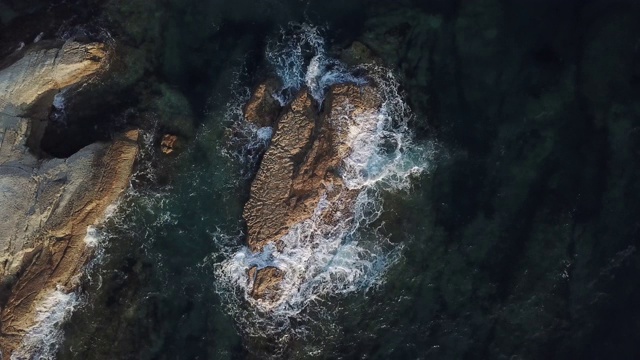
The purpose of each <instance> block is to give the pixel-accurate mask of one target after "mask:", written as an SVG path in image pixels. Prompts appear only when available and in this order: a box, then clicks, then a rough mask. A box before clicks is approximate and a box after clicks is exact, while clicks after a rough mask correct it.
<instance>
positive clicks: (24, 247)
mask: <svg viewBox="0 0 640 360" xmlns="http://www.w3.org/2000/svg"><path fill="white" fill-rule="evenodd" d="M18 55H20V56H21V58H18V59H16V58H11V59H6V60H5V62H4V64H3V65H2V68H1V70H0V309H1V310H0V351H2V355H3V356H4V357H5V358H9V357H10V356H11V354H12V353H13V352H14V350H15V349H16V348H18V347H19V346H20V344H21V341H22V339H23V337H24V336H25V334H27V333H28V332H29V330H30V329H31V328H32V327H33V326H35V325H37V319H36V309H37V308H38V306H39V304H41V303H42V302H43V300H44V299H45V298H47V297H48V296H49V295H50V294H52V293H53V292H54V290H56V289H63V290H64V291H71V290H73V289H74V288H75V287H76V286H77V281H78V278H79V273H80V271H81V269H82V268H83V267H84V265H85V264H86V262H87V260H88V259H89V258H90V256H91V253H92V249H91V248H87V246H86V244H85V243H84V239H85V236H86V234H87V227H88V226H90V225H95V224H96V223H98V222H99V221H100V220H101V219H102V217H103V216H104V214H105V211H106V210H107V207H108V206H109V205H111V204H112V203H114V202H115V201H116V200H117V198H118V197H119V196H120V194H121V193H122V191H123V190H124V189H126V188H127V186H128V185H129V177H130V175H131V172H132V169H133V164H134V161H135V158H136V155H137V152H138V145H137V139H138V132H137V131H135V130H133V131H129V132H127V133H126V134H124V135H122V136H120V137H118V138H116V139H115V140H114V142H113V143H111V144H103V143H96V144H91V145H89V146H87V147H85V148H83V149H81V150H80V151H78V152H77V153H75V154H73V155H72V156H70V157H68V158H66V159H48V160H42V159H38V158H37V157H36V156H34V155H33V154H32V153H31V152H30V151H29V149H28V148H27V142H28V139H29V138H30V137H33V136H34V135H33V133H34V131H36V129H35V128H36V127H35V126H34V124H33V121H32V120H31V117H32V116H36V114H39V113H41V112H42V110H43V109H47V108H48V107H50V106H51V101H52V100H53V96H54V95H55V92H57V91H60V90H62V89H65V88H67V87H69V86H73V85H75V84H79V83H83V82H86V81H87V80H88V79H90V78H91V77H92V76H95V75H96V74H97V73H98V72H99V71H101V70H103V69H104V67H105V66H106V61H104V60H105V58H106V55H107V54H106V52H105V48H104V46H103V45H102V44H97V43H93V44H80V43H76V42H67V43H64V44H56V43H44V42H43V43H42V44H40V43H39V44H37V45H36V46H33V47H32V48H30V49H28V50H25V51H24V52H23V53H21V54H18ZM7 64H8V65H7Z"/></svg>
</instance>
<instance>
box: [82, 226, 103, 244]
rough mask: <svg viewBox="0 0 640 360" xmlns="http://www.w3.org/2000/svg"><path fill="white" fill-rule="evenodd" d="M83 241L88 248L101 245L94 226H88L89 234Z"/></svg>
mask: <svg viewBox="0 0 640 360" xmlns="http://www.w3.org/2000/svg"><path fill="white" fill-rule="evenodd" d="M83 240H84V244H85V245H86V246H87V247H90V248H95V247H96V246H98V244H99V243H100V236H99V235H98V230H97V229H96V228H95V227H94V226H87V234H86V235H85V236H84V239H83Z"/></svg>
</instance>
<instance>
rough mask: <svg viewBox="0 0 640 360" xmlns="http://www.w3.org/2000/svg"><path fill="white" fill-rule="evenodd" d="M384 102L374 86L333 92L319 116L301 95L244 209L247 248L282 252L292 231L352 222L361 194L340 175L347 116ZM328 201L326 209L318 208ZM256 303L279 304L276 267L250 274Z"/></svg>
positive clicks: (288, 112) (339, 88) (280, 273)
mask: <svg viewBox="0 0 640 360" xmlns="http://www.w3.org/2000/svg"><path fill="white" fill-rule="evenodd" d="M379 106H380V98H379V96H378V94H377V92H376V91H375V89H374V88H373V87H371V86H364V87H359V86H357V85H352V84H342V85H336V86H334V87H332V88H331V89H330V90H329V92H328V94H327V97H326V100H325V104H324V107H323V108H324V110H323V112H322V113H320V114H318V113H317V109H318V106H317V104H315V103H314V100H313V98H312V97H311V95H310V93H309V91H308V90H307V89H304V90H302V91H301V92H300V93H299V94H298V95H297V96H296V98H295V99H294V100H293V102H292V103H291V104H290V105H289V106H288V108H286V109H285V111H284V113H283V114H282V115H281V117H280V118H279V120H278V122H277V125H276V126H277V129H276V132H275V135H274V137H273V139H272V142H271V145H270V147H269V149H268V150H267V152H266V153H265V155H264V158H263V159H262V163H261V165H260V169H259V170H258V173H257V174H256V178H255V180H254V182H253V184H252V186H251V195H250V198H249V201H248V202H247V204H246V205H245V208H244V213H243V215H244V218H245V220H246V222H247V243H248V245H249V248H250V249H251V251H253V252H260V251H263V250H264V247H265V246H266V245H268V244H270V243H273V244H275V245H276V247H277V248H279V249H282V247H283V246H284V244H283V243H282V242H281V241H280V239H281V238H282V237H283V236H285V235H286V234H287V233H288V232H289V231H290V230H291V228H292V226H294V225H296V224H299V223H301V222H303V221H305V220H308V219H310V218H311V217H312V216H315V217H316V218H317V219H319V221H321V222H322V223H323V224H329V225H330V224H332V223H335V222H338V221H341V220H342V219H344V218H348V217H349V214H350V211H351V209H352V207H353V201H354V199H355V196H356V195H357V191H355V190H349V189H347V188H346V187H345V185H344V184H343V181H342V179H341V178H340V176H339V174H338V173H337V170H338V168H339V166H340V165H341V163H342V160H343V159H344V158H345V157H347V156H348V155H349V153H350V148H349V131H348V128H347V127H345V126H340V125H344V119H342V118H341V117H344V116H347V117H350V118H356V117H358V116H360V115H362V114H364V113H366V112H375V111H377V109H378V108H379ZM321 199H326V200H327V202H326V204H327V205H326V206H322V207H320V206H319V203H320V201H321ZM247 274H248V277H249V281H250V284H251V283H252V284H253V285H252V286H253V291H252V292H251V294H252V296H253V297H255V298H256V299H268V300H274V299H277V289H278V283H279V279H282V277H283V276H284V275H285V273H284V271H281V270H278V269H275V268H274V267H265V268H262V269H257V270H256V269H255V268H252V269H250V270H249V271H248V272H247Z"/></svg>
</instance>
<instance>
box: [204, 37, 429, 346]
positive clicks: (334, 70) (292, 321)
mask: <svg viewBox="0 0 640 360" xmlns="http://www.w3.org/2000/svg"><path fill="white" fill-rule="evenodd" d="M320 33H321V30H320V29H319V28H317V27H314V26H311V25H308V24H294V25H291V26H290V27H289V28H288V29H286V30H283V31H282V32H281V33H280V36H279V38H278V39H277V40H275V41H272V42H271V43H270V45H269V46H268V47H267V59H268V60H269V62H270V63H271V64H272V66H273V67H274V72H275V74H276V75H277V76H278V77H279V79H280V81H281V84H282V88H281V89H280V91H279V92H278V93H277V94H275V95H274V96H275V97H276V98H277V99H278V100H279V101H280V102H281V103H282V104H283V105H286V104H287V103H289V102H290V101H291V99H292V97H293V95H295V93H296V92H298V91H299V90H300V89H301V88H302V87H303V86H307V87H308V88H309V90H310V92H311V94H312V96H313V97H314V98H315V99H316V101H317V102H318V104H320V105H321V104H322V101H323V100H324V97H325V94H326V92H327V90H328V89H329V87H330V86H332V85H334V84H342V83H352V84H356V85H364V84H370V85H372V86H374V87H375V88H376V89H377V90H378V93H379V95H380V97H381V98H382V105H381V106H380V108H379V109H376V110H375V111H369V112H363V113H361V112H355V111H353V110H354V109H353V108H350V107H349V105H347V106H345V107H344V108H342V109H334V110H333V111H334V112H335V111H340V116H337V117H335V118H332V119H333V121H335V122H336V123H335V124H332V125H333V126H334V127H335V128H337V129H338V131H341V132H343V133H346V134H348V136H347V143H348V147H349V148H350V149H351V150H350V153H349V155H348V156H347V157H346V158H344V160H343V163H342V166H341V169H340V173H339V174H340V177H341V179H342V181H343V183H344V184H345V187H346V189H344V190H343V192H344V194H341V196H337V197H332V200H331V201H329V200H328V198H327V196H326V194H325V196H324V197H322V199H321V200H320V201H319V203H318V205H317V207H316V209H315V212H314V215H313V216H312V217H311V218H310V219H307V220H305V221H302V222H300V223H298V224H296V225H294V226H292V227H291V228H290V230H289V232H288V233H287V234H286V235H284V236H283V237H282V238H281V239H280V241H279V245H278V246H277V247H276V246H275V245H274V244H270V245H267V246H266V247H265V248H264V249H263V250H262V251H261V252H257V253H253V252H251V251H250V250H249V249H248V248H247V247H246V246H245V247H242V248H240V249H238V250H237V251H236V252H235V253H233V254H229V256H228V258H227V260H226V261H224V262H222V263H219V264H218V265H217V267H216V275H217V278H218V279H220V281H219V284H218V286H219V293H220V295H221V296H222V297H223V298H224V299H225V301H226V303H227V304H228V309H229V311H230V312H231V314H232V315H233V316H234V318H235V319H236V321H237V322H238V323H239V324H240V327H241V329H242V330H243V331H244V332H245V333H247V334H249V335H250V336H263V337H269V338H270V339H275V340H277V341H279V342H286V341H288V339H291V338H295V337H298V336H304V335H305V334H307V333H308V332H309V327H308V326H307V325H305V323H307V324H308V323H310V322H313V321H314V320H313V319H312V318H311V317H312V316H313V317H315V318H318V317H320V318H322V317H327V316H329V314H328V312H327V311H326V310H327V309H326V308H325V306H326V305H324V302H325V301H326V300H327V299H328V298H330V297H333V296H336V295H344V294H348V293H352V292H358V291H363V292H364V291H367V290H369V289H371V288H374V287H376V286H377V285H379V284H381V283H382V282H384V276H383V275H384V273H385V271H386V270H387V269H388V268H389V266H391V265H392V264H393V263H394V262H395V261H396V260H397V259H398V258H399V256H400V254H401V250H402V246H401V245H393V244H391V243H390V242H389V241H388V239H387V238H386V237H385V236H383V235H382V234H381V233H380V232H379V231H378V229H376V228H374V227H373V226H372V225H373V224H374V222H375V221H376V220H378V219H379V217H380V215H381V214H382V212H383V201H382V194H383V192H394V191H406V190H408V189H410V187H411V182H412V179H414V178H415V177H416V176H418V175H420V174H422V173H425V172H428V171H429V169H430V166H431V159H432V158H433V155H434V151H435V150H434V146H433V145H431V144H427V145H419V144H416V143H415V142H414V141H413V134H412V132H411V130H410V129H409V126H408V123H409V121H410V120H411V119H412V117H413V114H412V112H411V110H410V109H409V107H408V106H407V105H406V103H405V102H404V100H403V98H402V94H401V93H400V91H399V84H398V82H397V80H396V79H395V77H394V76H393V73H392V72H391V71H389V70H388V69H385V68H383V67H381V66H378V65H363V66H360V67H357V68H352V69H349V68H347V66H346V65H344V64H342V63H340V62H339V61H338V60H335V59H333V58H330V57H329V56H328V55H327V54H326V52H325V50H324V39H323V38H322V36H321V35H320ZM356 74H366V75H356ZM356 114H357V115H356ZM269 135H270V133H269ZM264 148H265V149H266V146H265V147H264ZM353 192H356V193H357V196H356V197H355V201H353V198H352V197H351V198H350V197H349V196H348V195H347V193H353ZM343 195H344V196H343ZM329 206H331V207H332V208H337V209H339V210H340V211H339V214H341V216H340V217H338V218H336V219H334V220H333V221H331V222H330V223H328V222H327V221H326V220H323V217H322V216H321V215H322V213H323V211H324V209H326V208H327V207H329ZM254 266H255V267H257V268H258V269H261V268H265V267H276V268H278V269H280V270H282V271H283V272H284V279H283V280H282V283H281V284H280V291H279V294H281V296H280V297H279V299H277V300H259V299H255V298H253V297H252V296H251V290H252V288H253V284H252V280H248V276H247V271H248V269H249V268H251V267H254ZM246 304H248V305H249V306H246ZM311 313H313V314H314V315H311Z"/></svg>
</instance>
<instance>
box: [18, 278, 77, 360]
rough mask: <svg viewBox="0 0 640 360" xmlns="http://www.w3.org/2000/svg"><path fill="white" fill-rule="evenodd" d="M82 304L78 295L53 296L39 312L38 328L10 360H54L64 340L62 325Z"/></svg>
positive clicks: (43, 303)
mask: <svg viewBox="0 0 640 360" xmlns="http://www.w3.org/2000/svg"><path fill="white" fill-rule="evenodd" d="M79 304H80V298H79V296H78V294H77V293H75V292H70V293H65V292H64V291H63V290H62V289H56V290H54V291H53V292H51V293H50V294H49V295H48V296H47V297H46V298H45V299H44V300H43V301H42V302H40V304H39V305H38V307H37V308H36V325H35V326H33V327H32V328H31V329H30V330H29V331H28V332H27V334H26V335H25V336H24V337H23V339H22V342H21V343H20V346H19V347H18V348H17V349H16V350H15V351H14V352H13V353H12V354H11V360H26V359H40V360H50V359H51V360H53V359H55V355H56V352H57V350H58V348H59V346H60V344H61V343H62V340H63V338H64V332H63V330H62V327H61V326H62V324H63V323H64V322H65V321H67V320H68V319H69V318H70V317H71V314H72V313H73V310H74V309H75V308H76V307H77V306H78V305H79Z"/></svg>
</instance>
